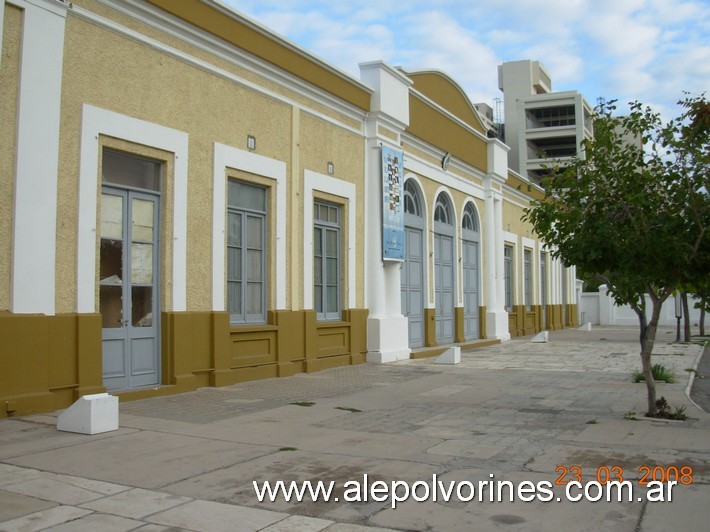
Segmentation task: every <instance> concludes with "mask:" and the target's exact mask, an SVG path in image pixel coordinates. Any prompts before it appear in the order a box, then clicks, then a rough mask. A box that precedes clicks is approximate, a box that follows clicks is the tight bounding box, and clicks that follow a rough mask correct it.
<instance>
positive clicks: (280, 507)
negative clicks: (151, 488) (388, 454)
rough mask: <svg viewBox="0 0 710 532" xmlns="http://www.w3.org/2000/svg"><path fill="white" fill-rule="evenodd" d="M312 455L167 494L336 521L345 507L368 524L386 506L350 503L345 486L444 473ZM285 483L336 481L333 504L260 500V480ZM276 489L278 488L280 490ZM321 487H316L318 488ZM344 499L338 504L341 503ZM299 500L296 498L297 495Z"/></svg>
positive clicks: (275, 457) (221, 474)
mask: <svg viewBox="0 0 710 532" xmlns="http://www.w3.org/2000/svg"><path fill="white" fill-rule="evenodd" d="M336 452H337V449H333V453H332V454H322V453H312V452H307V451H301V450H298V451H290V452H289V451H284V452H280V453H275V454H272V455H269V456H265V457H261V458H258V459H255V460H252V461H250V462H245V463H243V464H238V465H235V466H233V467H230V468H226V469H222V470H220V471H215V472H212V473H208V474H205V475H201V476H198V477H194V478H192V479H189V480H185V481H183V482H180V483H176V484H173V485H170V486H166V487H165V488H164V489H165V491H169V492H170V493H175V494H178V495H183V496H188V497H192V496H194V495H196V494H199V497H200V498H203V499H210V500H214V501H220V502H226V503H230V504H237V505H243V506H253V507H259V508H264V509H268V510H273V511H280V512H286V511H296V512H297V513H298V514H299V515H306V516H310V517H320V518H324V519H330V518H331V516H330V513H331V512H335V511H337V510H338V509H339V507H341V506H346V507H349V508H353V509H354V512H353V513H352V514H350V517H351V519H352V520H358V521H360V522H364V520H365V519H366V518H367V517H368V516H369V515H370V513H371V512H374V511H377V510H379V509H380V508H381V507H382V505H381V504H377V505H375V507H368V506H367V505H363V504H361V503H350V502H347V501H345V500H344V498H343V494H344V490H345V483H346V482H349V481H358V482H360V483H364V477H365V475H367V481H368V482H369V483H372V482H374V481H376V480H384V481H386V482H391V481H392V480H395V479H397V480H399V479H402V480H407V481H412V482H413V481H415V480H418V479H419V478H422V477H431V475H432V474H433V473H435V472H436V471H438V467H437V466H432V465H428V464H421V463H416V462H408V461H397V460H379V459H371V458H370V459H364V458H362V457H353V456H348V455H347V454H345V453H343V454H340V453H338V454H336ZM279 480H282V481H284V482H285V483H286V484H287V486H288V485H289V484H290V483H291V482H292V481H295V482H303V481H311V482H313V483H316V482H318V481H323V482H324V483H325V484H324V489H325V488H327V487H328V485H329V483H330V482H333V488H332V493H331V496H330V502H325V501H324V500H323V498H324V497H321V498H320V500H318V501H312V500H310V499H309V498H308V497H306V498H304V500H303V501H301V502H298V503H296V502H286V500H285V498H284V495H283V493H279V494H278V496H277V497H276V500H274V501H270V500H269V499H268V498H267V499H264V500H263V501H262V502H260V501H259V500H258V498H257V494H256V492H255V490H254V485H253V482H254V481H256V482H257V485H258V487H259V488H260V489H262V488H263V483H264V482H265V481H268V482H271V483H272V485H275V483H276V482H277V481H279ZM274 487H275V486H274ZM313 488H314V489H316V486H315V485H314V486H313ZM336 498H337V499H338V500H337V501H336V500H335V499H336ZM294 501H295V496H294Z"/></svg>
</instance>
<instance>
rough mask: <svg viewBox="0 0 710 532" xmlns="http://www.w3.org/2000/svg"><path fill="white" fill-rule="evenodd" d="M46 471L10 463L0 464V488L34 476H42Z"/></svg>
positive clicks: (31, 478)
mask: <svg viewBox="0 0 710 532" xmlns="http://www.w3.org/2000/svg"><path fill="white" fill-rule="evenodd" d="M45 475H46V473H44V472H42V471H38V470H36V469H32V468H27V467H18V466H14V465H10V464H0V488H7V487H8V486H12V485H13V484H19V483H21V482H26V481H28V480H34V479H36V478H43V477H44V476H45Z"/></svg>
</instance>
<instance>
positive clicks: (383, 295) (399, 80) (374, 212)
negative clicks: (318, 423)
mask: <svg viewBox="0 0 710 532" xmlns="http://www.w3.org/2000/svg"><path fill="white" fill-rule="evenodd" d="M360 77H361V79H362V80H363V81H364V82H365V83H367V84H368V85H370V86H371V87H372V88H373V89H374V93H373V97H372V109H371V114H370V115H369V117H368V120H367V124H366V128H365V129H366V132H367V142H366V153H365V158H366V160H365V169H366V170H365V171H366V175H365V202H366V209H365V211H366V212H367V213H368V217H367V219H366V220H365V242H366V246H367V252H366V263H365V276H366V279H367V283H366V285H367V289H366V292H365V298H366V300H365V306H366V307H367V308H368V309H369V311H370V313H369V316H368V319H367V361H368V362H377V363H384V362H393V361H395V360H402V359H407V358H409V355H410V352H411V350H410V348H409V324H408V320H407V318H406V317H405V316H403V315H402V304H401V288H400V286H401V263H399V262H391V261H383V260H382V171H381V160H380V157H381V155H380V149H379V148H380V146H381V145H382V144H389V145H390V146H392V147H393V148H395V149H397V148H399V142H393V140H392V139H391V138H388V137H380V135H379V133H378V129H379V126H380V125H383V126H384V127H386V128H387V129H388V130H389V131H393V132H395V133H397V134H399V133H401V132H402V131H404V129H405V128H406V127H407V125H408V124H409V87H410V85H411V84H412V82H411V80H410V79H409V78H407V77H406V76H404V75H403V74H402V73H401V72H399V71H397V70H395V69H393V68H391V67H389V66H388V65H386V64H385V63H382V62H380V61H377V62H371V63H362V64H361V65H360Z"/></svg>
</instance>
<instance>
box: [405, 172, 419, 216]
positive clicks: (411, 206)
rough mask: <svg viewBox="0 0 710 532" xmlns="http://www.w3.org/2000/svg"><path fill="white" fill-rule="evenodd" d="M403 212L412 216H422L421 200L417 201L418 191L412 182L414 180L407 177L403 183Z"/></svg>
mask: <svg viewBox="0 0 710 532" xmlns="http://www.w3.org/2000/svg"><path fill="white" fill-rule="evenodd" d="M404 212H405V213H406V214H411V215H413V216H418V217H420V218H421V216H422V206H421V201H419V192H418V191H417V187H416V185H415V184H414V181H412V180H411V179H408V180H407V181H405V183H404Z"/></svg>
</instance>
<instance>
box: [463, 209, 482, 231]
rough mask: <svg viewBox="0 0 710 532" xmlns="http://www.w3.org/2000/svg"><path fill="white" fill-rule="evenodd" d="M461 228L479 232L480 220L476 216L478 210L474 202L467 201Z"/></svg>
mask: <svg viewBox="0 0 710 532" xmlns="http://www.w3.org/2000/svg"><path fill="white" fill-rule="evenodd" d="M461 228H462V229H465V230H466V231H472V232H474V233H478V221H477V218H476V210H475V208H474V206H473V203H467V204H466V208H465V209H464V210H463V218H462V220H461Z"/></svg>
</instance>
